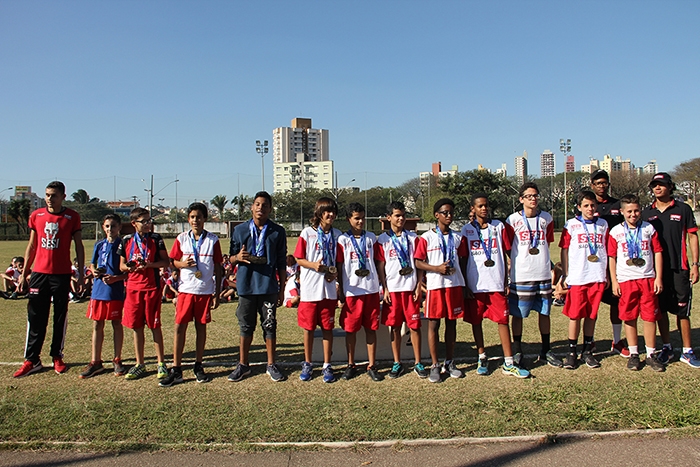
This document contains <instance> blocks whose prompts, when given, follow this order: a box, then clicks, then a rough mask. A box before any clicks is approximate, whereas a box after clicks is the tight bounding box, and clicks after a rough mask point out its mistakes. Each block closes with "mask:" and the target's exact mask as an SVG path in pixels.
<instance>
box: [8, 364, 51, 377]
mask: <svg viewBox="0 0 700 467" xmlns="http://www.w3.org/2000/svg"><path fill="white" fill-rule="evenodd" d="M42 368H44V367H43V365H42V364H41V361H39V362H36V363H32V362H30V361H29V360H25V361H24V363H23V364H22V367H21V368H20V369H19V370H17V371H15V374H14V377H15V378H21V377H22V376H27V375H31V374H32V373H36V372H37V371H41V370H42Z"/></svg>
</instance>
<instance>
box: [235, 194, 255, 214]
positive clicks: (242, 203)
mask: <svg viewBox="0 0 700 467" xmlns="http://www.w3.org/2000/svg"><path fill="white" fill-rule="evenodd" d="M252 201H253V200H252V199H250V196H246V195H243V194H241V195H238V196H234V197H233V199H232V200H231V204H232V205H233V206H235V209H236V217H237V218H238V219H241V218H243V219H245V218H246V217H251V214H250V210H247V209H246V207H247V206H248V207H249V206H251V204H252Z"/></svg>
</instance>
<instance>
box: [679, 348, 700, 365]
mask: <svg viewBox="0 0 700 467" xmlns="http://www.w3.org/2000/svg"><path fill="white" fill-rule="evenodd" d="M680 361H681V362H683V363H687V364H688V365H690V366H692V367H693V368H700V360H699V359H698V357H696V356H695V353H693V351H692V350H691V351H690V352H686V353H684V354H683V355H681V359H680Z"/></svg>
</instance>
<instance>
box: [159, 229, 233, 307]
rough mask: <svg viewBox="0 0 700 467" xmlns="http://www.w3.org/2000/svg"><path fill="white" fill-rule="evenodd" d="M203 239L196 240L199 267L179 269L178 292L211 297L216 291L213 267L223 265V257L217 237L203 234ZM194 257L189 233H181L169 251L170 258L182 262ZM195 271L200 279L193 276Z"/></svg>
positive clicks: (211, 234) (207, 233) (209, 233)
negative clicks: (200, 274) (186, 258)
mask: <svg viewBox="0 0 700 467" xmlns="http://www.w3.org/2000/svg"><path fill="white" fill-rule="evenodd" d="M202 235H204V239H202V238H201V237H200V239H199V240H198V243H199V248H198V255H197V256H198V257H199V266H198V267H195V266H193V267H191V268H182V269H180V279H179V281H178V284H179V285H178V287H177V290H178V292H184V293H189V294H194V295H211V294H213V293H214V292H215V291H216V283H215V282H214V265H216V264H223V262H224V257H223V254H222V253H221V244H220V243H219V237H217V236H216V235H214V234H213V233H211V232H206V231H205V232H203V233H202ZM188 256H192V257H194V247H193V245H192V238H191V237H190V232H182V233H181V234H180V235H178V236H177V238H176V239H175V243H173V247H172V248H171V249H170V258H171V259H173V260H175V261H182V260H183V257H188ZM197 269H199V271H201V272H202V277H200V278H198V277H197V276H195V274H196V272H197Z"/></svg>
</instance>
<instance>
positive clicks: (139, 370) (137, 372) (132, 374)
mask: <svg viewBox="0 0 700 467" xmlns="http://www.w3.org/2000/svg"><path fill="white" fill-rule="evenodd" d="M144 376H146V365H134V366H132V367H131V368H129V371H128V372H127V374H126V376H124V379H139V378H143V377H144Z"/></svg>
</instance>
